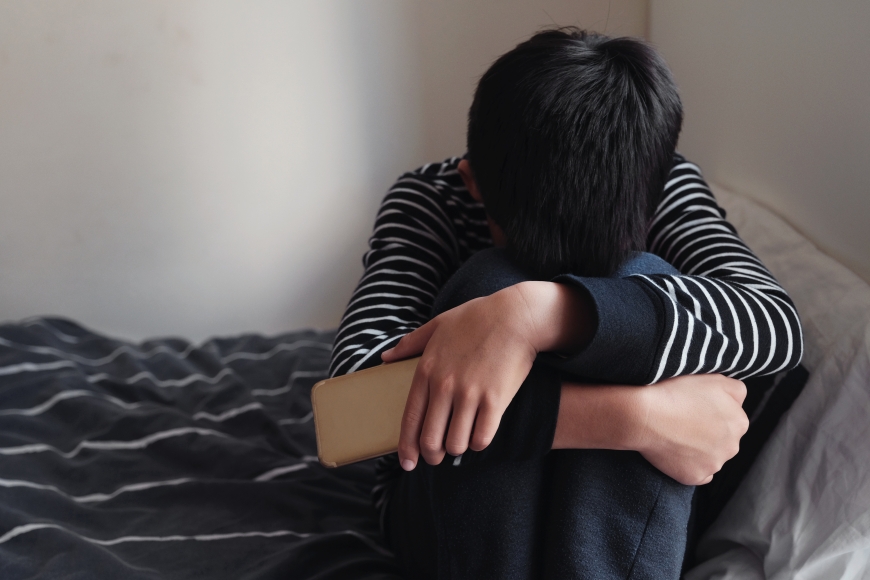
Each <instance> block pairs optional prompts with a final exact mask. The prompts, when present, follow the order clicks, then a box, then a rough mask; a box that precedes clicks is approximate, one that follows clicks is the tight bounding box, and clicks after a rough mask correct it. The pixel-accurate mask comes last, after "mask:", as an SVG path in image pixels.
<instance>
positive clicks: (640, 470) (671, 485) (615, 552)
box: [543, 449, 694, 580]
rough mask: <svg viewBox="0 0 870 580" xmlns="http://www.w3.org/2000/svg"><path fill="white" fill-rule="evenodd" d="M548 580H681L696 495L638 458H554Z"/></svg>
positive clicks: (621, 454) (600, 454)
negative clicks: (694, 496) (689, 523)
mask: <svg viewBox="0 0 870 580" xmlns="http://www.w3.org/2000/svg"><path fill="white" fill-rule="evenodd" d="M550 461H551V462H552V470H553V471H552V477H551V479H550V482H551V483H550V487H549V489H548V492H549V494H550V498H551V499H550V502H551V503H550V506H549V515H548V520H547V531H546V540H545V545H546V548H545V555H544V570H545V572H544V574H543V577H544V578H552V579H554V580H560V579H562V578H565V579H568V578H572V579H573V578H582V579H589V580H592V579H595V580H609V579H617V578H619V579H631V580H640V579H650V580H653V579H655V580H664V579H669V580H676V579H677V578H679V577H680V568H681V566H682V562H683V555H684V551H685V546H686V526H687V524H688V521H689V514H690V511H691V504H692V495H693V493H694V488H692V487H689V486H685V485H681V484H679V483H677V482H676V481H674V480H673V479H671V478H670V477H668V476H667V475H665V474H663V473H662V472H660V471H659V470H657V469H656V468H655V467H653V466H652V465H650V463H649V462H648V461H646V460H645V459H644V458H643V457H642V456H641V455H640V453H637V452H634V451H608V450H597V449H566V450H558V451H553V452H551V457H550Z"/></svg>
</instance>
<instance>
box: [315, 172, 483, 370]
mask: <svg viewBox="0 0 870 580" xmlns="http://www.w3.org/2000/svg"><path fill="white" fill-rule="evenodd" d="M458 161H459V160H458V158H454V159H451V160H448V161H447V162H445V163H442V164H432V165H427V166H424V167H422V168H420V169H418V170H416V171H413V172H410V173H406V174H404V175H402V176H401V177H400V178H399V180H398V181H397V182H396V183H395V185H393V187H392V188H390V190H389V192H388V193H387V195H386V197H385V198H384V200H383V202H382V204H381V208H380V210H379V212H378V215H377V218H376V220H375V227H374V231H373V233H372V236H371V238H370V239H369V250H368V251H367V252H366V253H365V255H364V257H363V265H364V271H363V276H362V278H361V279H360V281H359V284H358V285H357V288H356V290H355V291H354V293H353V295H352V296H351V298H350V302H349V303H348V305H347V309H346V311H345V315H344V317H343V318H342V320H341V323H340V324H339V328H338V334H337V336H336V341H335V344H334V345H333V351H332V363H331V365H330V376H336V375H343V374H347V373H351V372H354V371H357V370H361V369H364V368H368V367H371V366H375V365H378V364H380V362H381V357H380V355H381V353H382V352H383V351H385V350H387V349H389V348H392V347H393V346H395V344H396V342H398V340H399V339H400V338H401V337H402V336H404V335H405V334H407V333H409V332H411V331H412V330H414V329H415V328H418V327H419V326H421V325H422V324H424V323H426V321H428V320H429V316H430V313H431V311H432V304H433V302H434V300H435V297H436V296H437V295H438V292H439V291H440V290H441V288H442V287H443V286H444V284H445V282H447V279H448V278H449V277H450V276H451V275H452V274H453V273H454V272H455V271H456V270H457V269H458V268H459V265H460V260H461V259H463V258H465V257H467V256H468V255H470V253H472V252H473V251H474V250H476V249H478V247H486V246H487V245H491V244H492V242H491V241H490V240H489V232H488V230H487V228H486V216H485V213H484V212H483V208H482V206H480V205H479V204H476V203H475V202H474V200H473V199H472V198H471V197H470V196H469V195H468V194H467V192H465V191H464V188H463V187H462V185H461V184H462V182H461V178H460V177H459V175H458V173H457V172H456V170H455V165H456V164H457V163H458ZM462 194H464V195H462ZM466 206H467V207H466ZM457 228H461V231H463V234H464V235H463V237H462V238H458V236H457V234H456V232H457ZM469 244H471V246H472V247H469Z"/></svg>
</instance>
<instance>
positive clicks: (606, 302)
mask: <svg viewBox="0 0 870 580" xmlns="http://www.w3.org/2000/svg"><path fill="white" fill-rule="evenodd" d="M648 250H649V251H650V252H652V253H654V254H657V255H658V256H660V257H662V258H664V259H665V260H666V261H668V262H669V263H670V264H672V265H673V266H674V267H676V268H677V270H679V271H680V273H681V275H650V276H643V275H634V276H629V277H627V278H622V279H618V278H608V279H602V278H581V277H576V276H565V277H562V278H561V279H560V280H559V281H561V282H566V283H571V284H575V285H577V286H578V287H581V288H583V289H585V291H586V292H588V294H589V296H590V297H591V298H592V300H593V302H594V304H595V308H596V311H597V313H598V321H599V322H598V328H597V330H596V333H595V336H594V338H593V340H592V343H591V344H590V345H589V346H588V347H587V348H586V349H585V350H584V351H583V352H582V353H580V354H579V355H577V356H575V357H573V358H572V359H570V360H569V361H566V362H565V363H564V364H563V365H561V366H563V368H567V369H569V370H571V371H572V372H575V374H578V375H581V376H584V377H592V378H596V379H601V380H610V381H613V382H627V383H636V384H645V383H654V382H657V381H659V380H661V379H664V378H668V377H673V376H677V375H686V374H698V373H722V374H724V375H727V376H730V377H734V378H739V379H744V378H747V377H750V376H757V375H767V374H773V373H776V372H779V371H782V370H787V369H790V368H792V367H794V366H796V365H797V364H798V362H800V359H801V356H802V354H803V337H802V334H801V327H800V319H799V317H798V314H797V311H796V310H795V307H794V304H793V303H792V301H791V299H790V298H789V296H788V294H787V293H786V292H785V290H784V289H783V288H782V287H781V286H780V285H779V283H778V282H777V281H776V280H775V279H774V277H773V275H771V273H770V272H769V271H768V270H767V268H765V266H764V265H763V264H762V263H761V261H760V260H759V259H758V258H757V257H756V256H755V255H754V254H753V253H752V251H751V250H750V249H749V248H748V247H747V246H746V244H745V243H744V242H743V241H742V240H741V239H740V237H739V236H738V234H737V231H736V230H735V229H734V227H733V226H732V225H731V224H729V223H728V222H727V221H726V219H725V212H724V211H723V210H722V209H721V208H720V207H719V206H718V204H717V203H716V200H715V199H714V197H713V194H712V192H711V191H710V189H709V187H708V186H707V184H706V183H705V182H704V179H703V177H702V176H701V172H700V170H699V169H698V167H697V166H696V165H694V164H692V163H689V162H687V161H686V160H685V159H684V158H682V157H681V156H679V155H678V156H676V159H675V164H674V167H673V169H672V170H671V173H670V176H669V178H668V182H667V184H666V186H665V190H664V192H663V195H662V199H661V201H660V203H659V205H658V207H657V208H656V211H655V215H654V217H653V220H652V222H651V227H650V231H649V236H648Z"/></svg>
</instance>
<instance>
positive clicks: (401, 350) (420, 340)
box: [381, 320, 436, 363]
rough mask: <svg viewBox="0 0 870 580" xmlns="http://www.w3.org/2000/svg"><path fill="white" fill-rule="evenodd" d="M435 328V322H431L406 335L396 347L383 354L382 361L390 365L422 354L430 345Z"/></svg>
mask: <svg viewBox="0 0 870 580" xmlns="http://www.w3.org/2000/svg"><path fill="white" fill-rule="evenodd" d="M435 326H436V325H435V320H430V321H429V322H427V323H426V324H424V325H423V326H421V327H420V328H418V329H416V330H414V331H413V332H410V333H408V334H406V335H405V336H403V337H402V339H401V340H400V341H399V342H398V344H396V346H394V347H393V348H391V349H389V350H385V351H384V352H382V353H381V360H382V361H384V362H385V363H390V362H395V361H397V360H402V359H406V358H409V357H412V356H415V355H418V354H421V353H422V352H423V350H424V349H425V348H426V345H427V344H429V339H430V338H432V333H433V332H435Z"/></svg>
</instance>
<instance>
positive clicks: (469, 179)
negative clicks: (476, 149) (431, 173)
mask: <svg viewBox="0 0 870 580" xmlns="http://www.w3.org/2000/svg"><path fill="white" fill-rule="evenodd" d="M456 169H457V171H459V175H460V176H462V181H463V182H464V183H465V188H466V189H467V190H468V193H470V194H471V197H473V198H474V199H475V200H477V201H479V202H480V203H483V196H482V195H480V190H479V189H477V182H476V181H474V174H473V173H472V172H471V165H470V164H469V163H468V159H463V160H462V161H460V162H459V166H458V167H457V168H456Z"/></svg>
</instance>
